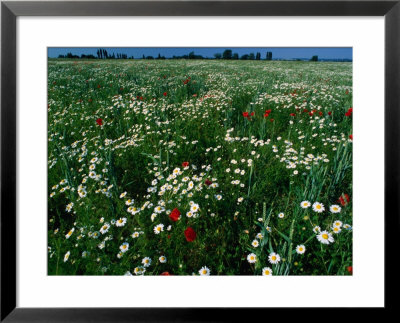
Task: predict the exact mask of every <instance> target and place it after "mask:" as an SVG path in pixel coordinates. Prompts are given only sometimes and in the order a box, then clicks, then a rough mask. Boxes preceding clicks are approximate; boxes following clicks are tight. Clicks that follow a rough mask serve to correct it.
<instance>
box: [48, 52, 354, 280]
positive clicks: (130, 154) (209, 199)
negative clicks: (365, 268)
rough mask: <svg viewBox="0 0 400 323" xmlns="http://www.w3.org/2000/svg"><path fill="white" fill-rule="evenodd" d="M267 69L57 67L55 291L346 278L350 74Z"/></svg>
mask: <svg viewBox="0 0 400 323" xmlns="http://www.w3.org/2000/svg"><path fill="white" fill-rule="evenodd" d="M268 53H270V52H268ZM268 53H267V60H269V61H265V60H260V55H259V53H257V56H255V55H254V54H252V56H250V55H247V56H246V57H243V56H242V57H241V60H237V59H238V58H239V57H238V55H235V54H233V55H232V51H230V53H229V52H226V51H225V52H224V53H223V54H222V55H221V54H219V56H218V58H225V60H209V61H206V60H196V59H195V58H196V57H195V55H194V53H191V54H190V56H191V57H190V58H191V59H190V60H163V59H160V57H158V58H159V59H157V60H130V61H129V60H123V59H119V60H86V61H85V60H82V61H76V60H68V59H65V58H64V59H60V60H57V59H54V60H50V61H49V65H48V73H49V74H48V120H49V127H48V139H49V144H48V190H49V194H50V196H49V200H48V210H49V211H48V212H49V213H48V220H49V224H48V244H49V262H48V273H49V274H50V275H124V274H126V273H128V272H129V273H131V274H135V273H136V274H146V275H147V274H149V275H160V274H162V273H165V272H169V273H170V274H174V275H192V274H199V271H200V269H201V268H202V267H204V266H206V267H207V268H209V269H210V271H211V274H212V275H216V274H218V275H260V274H261V273H262V270H263V268H265V267H270V268H271V269H272V271H273V274H274V275H346V274H349V273H348V271H347V270H346V268H347V267H348V266H351V265H352V231H351V225H352V204H351V193H352V140H351V139H349V136H350V135H351V134H352V121H351V118H352V117H351V113H350V114H349V108H350V107H352V74H351V70H352V65H351V64H350V63H325V62H321V63H319V64H313V63H312V62H278V61H270V60H271V59H272V53H271V54H268ZM97 55H98V57H99V58H102V57H103V58H104V57H109V56H110V55H109V53H106V52H105V51H103V50H99V51H98V53H97ZM117 58H123V57H122V56H121V57H120V56H118V55H117ZM346 114H347V115H346ZM184 162H185V163H186V162H187V164H183V163H184ZM303 201H309V202H310V204H311V205H312V204H314V203H315V202H319V203H322V204H323V205H324V208H325V210H323V211H322V212H321V213H319V212H316V211H314V210H313V207H312V206H309V207H307V208H303V207H302V206H301V205H300V203H301V202H303ZM333 205H338V206H340V208H341V210H340V212H337V211H332V210H333V209H332V210H330V207H331V206H333ZM174 209H178V210H179V212H180V218H179V220H177V221H174V220H172V219H171V218H170V216H169V215H170V214H171V212H173V210H174ZM193 209H195V210H194V211H193ZM190 212H191V213H190ZM334 212H337V213H334ZM282 214H283V215H282ZM337 221H340V223H341V225H335V223H337ZM158 225H163V226H162V227H161V229H160V231H159V232H158V233H156V232H157V231H156V229H157V226H158ZM188 227H190V228H192V229H193V230H194V232H195V233H196V237H195V239H193V241H188V239H187V234H185V231H186V230H187V229H188ZM316 227H320V232H319V233H318V232H316V231H315V230H316ZM335 227H339V229H340V230H337V229H336V231H340V232H338V233H335V229H334V228H335ZM322 231H327V233H328V234H329V235H331V236H332V237H333V238H334V242H329V243H328V244H323V243H321V242H320V241H319V239H318V238H317V235H321V234H322V233H321V232H322ZM189 240H190V239H189ZM254 241H256V242H254ZM126 244H129V247H126V249H124V246H125V245H126ZM255 245H257V246H255ZM301 245H303V246H304V247H305V250H306V251H305V253H301V252H297V251H296V248H297V247H298V246H301ZM252 253H254V254H255V255H256V258H257V260H256V262H255V263H250V262H249V261H248V260H247V257H248V255H249V254H252ZM271 253H276V254H278V255H279V257H280V261H279V262H277V263H276V264H272V263H271V262H270V260H269V259H268V258H269V256H270V255H271ZM161 256H164V257H166V259H167V261H166V262H161V261H160V260H159V258H160V257H161ZM146 257H149V258H150V259H151V264H150V265H149V266H147V265H146V264H143V262H144V260H145V259H146ZM144 269H145V270H144Z"/></svg>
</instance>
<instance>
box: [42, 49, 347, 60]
mask: <svg viewBox="0 0 400 323" xmlns="http://www.w3.org/2000/svg"><path fill="white" fill-rule="evenodd" d="M98 48H100V47H49V48H48V56H49V57H58V55H60V54H61V55H65V54H67V53H69V52H70V53H72V54H73V55H79V56H80V55H81V54H85V55H89V54H92V55H94V56H96V51H97V49H98ZM101 48H104V49H106V50H107V52H108V53H109V54H112V53H115V54H117V53H122V54H127V55H128V57H130V56H133V57H134V58H141V57H142V56H143V55H145V56H153V57H157V56H158V54H159V53H160V54H161V56H165V57H167V58H169V57H172V56H173V55H175V56H181V55H184V54H189V53H190V52H192V51H193V52H194V53H195V54H196V55H202V56H204V57H210V58H212V57H214V54H215V53H222V52H223V51H224V50H225V49H231V50H232V52H233V53H238V54H239V56H241V55H244V54H249V53H254V54H256V53H257V52H260V53H261V58H262V59H265V55H266V52H268V51H270V52H272V58H273V59H276V58H281V59H294V58H311V57H312V56H313V55H318V58H319V59H352V58H353V49H352V48H351V47H212V48H209V47H130V48H128V47H101Z"/></svg>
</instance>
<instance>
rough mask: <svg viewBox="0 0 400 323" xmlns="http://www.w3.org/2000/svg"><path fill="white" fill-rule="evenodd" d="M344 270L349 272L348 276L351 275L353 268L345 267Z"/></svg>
mask: <svg viewBox="0 0 400 323" xmlns="http://www.w3.org/2000/svg"><path fill="white" fill-rule="evenodd" d="M346 270H347V271H348V272H349V274H350V275H352V274H353V267H352V266H347V267H346Z"/></svg>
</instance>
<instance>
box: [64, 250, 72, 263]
mask: <svg viewBox="0 0 400 323" xmlns="http://www.w3.org/2000/svg"><path fill="white" fill-rule="evenodd" d="M70 254H71V252H70V251H67V253H66V254H65V255H64V262H66V261H67V260H68V258H69V255H70Z"/></svg>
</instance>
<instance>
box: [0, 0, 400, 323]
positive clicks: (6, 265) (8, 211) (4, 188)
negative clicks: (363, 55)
mask: <svg viewBox="0 0 400 323" xmlns="http://www.w3.org/2000/svg"><path fill="white" fill-rule="evenodd" d="M18 16H384V18H385V156H384V158H385V178H384V180H385V207H384V208H385V307H384V309H377V312H378V313H377V314H376V315H377V317H378V315H379V318H381V315H382V312H381V311H382V310H385V312H386V313H387V311H389V310H391V309H394V308H395V305H396V301H395V298H394V297H395V296H394V295H393V294H392V293H391V291H393V290H394V289H395V288H396V286H398V285H399V284H398V282H399V278H398V276H399V275H398V274H395V273H394V270H395V268H396V265H395V264H394V260H395V259H397V256H396V255H397V254H398V249H397V245H398V243H397V242H396V240H395V239H393V237H396V238H397V237H399V223H400V221H399V204H400V202H398V201H399V198H400V196H399V181H400V167H399V165H400V145H399V135H400V130H399V129H400V128H399V124H400V123H399V122H400V1H399V0H395V1H386V0H381V1H365V0H364V1H363V0H361V1H266V0H261V1H94V2H93V1H86V2H85V1H82V2H81V1H79V2H76V1H74V2H68V1H67V2H57V1H42V2H38V1H29V2H28V1H26V2H24V1H18V2H16V1H4V2H2V3H1V241H0V243H1V253H0V257H1V258H0V261H1V285H0V289H1V294H0V297H1V321H4V322H29V321H35V322H86V321H97V322H128V321H135V322H136V321H137V322H141V321H156V322H159V321H164V322H165V321H235V320H237V319H238V317H239V316H238V315H239V313H238V312H239V311H240V312H242V311H249V309H243V308H241V309H238V308H236V309H232V308H214V309H206V310H205V309H195V308H189V309H188V308H179V302H178V303H177V308H168V309H166V308H157V309H154V308H125V309H116V308H56V309H55V308H53V309H51V308H40V309H39V308H18V307H16V299H17V290H16V287H17V286H16V270H17V265H16V241H17V232H16V190H17V184H16V176H17V174H16V163H17V156H16V134H17V124H16V113H17V110H16V81H17V80H16V54H17V53H16V35H17V33H16V19H17V17H18ZM371 239H372V237H371ZM371 266H372V267H373V259H372V256H371ZM38 292H40V291H38ZM183 297H185V296H183ZM239 297H240V296H239ZM270 310H271V309H251V311H252V315H256V316H257V317H265V319H267V315H266V314H267V312H266V311H270ZM283 310H285V311H286V310H287V309H274V311H280V312H282V311H283ZM326 310H327V311H328V312H325V313H324V314H323V315H324V316H327V315H330V314H329V313H330V312H332V314H333V312H334V309H326ZM268 313H270V312H268ZM369 313H370V314H368V315H372V313H371V312H369ZM276 314H277V315H280V314H278V313H276ZM261 315H262V316H261ZM264 315H265V316H264ZM371 318H373V316H371ZM310 319H312V318H311V317H310ZM381 319H382V318H381ZM250 321H251V319H250Z"/></svg>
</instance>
